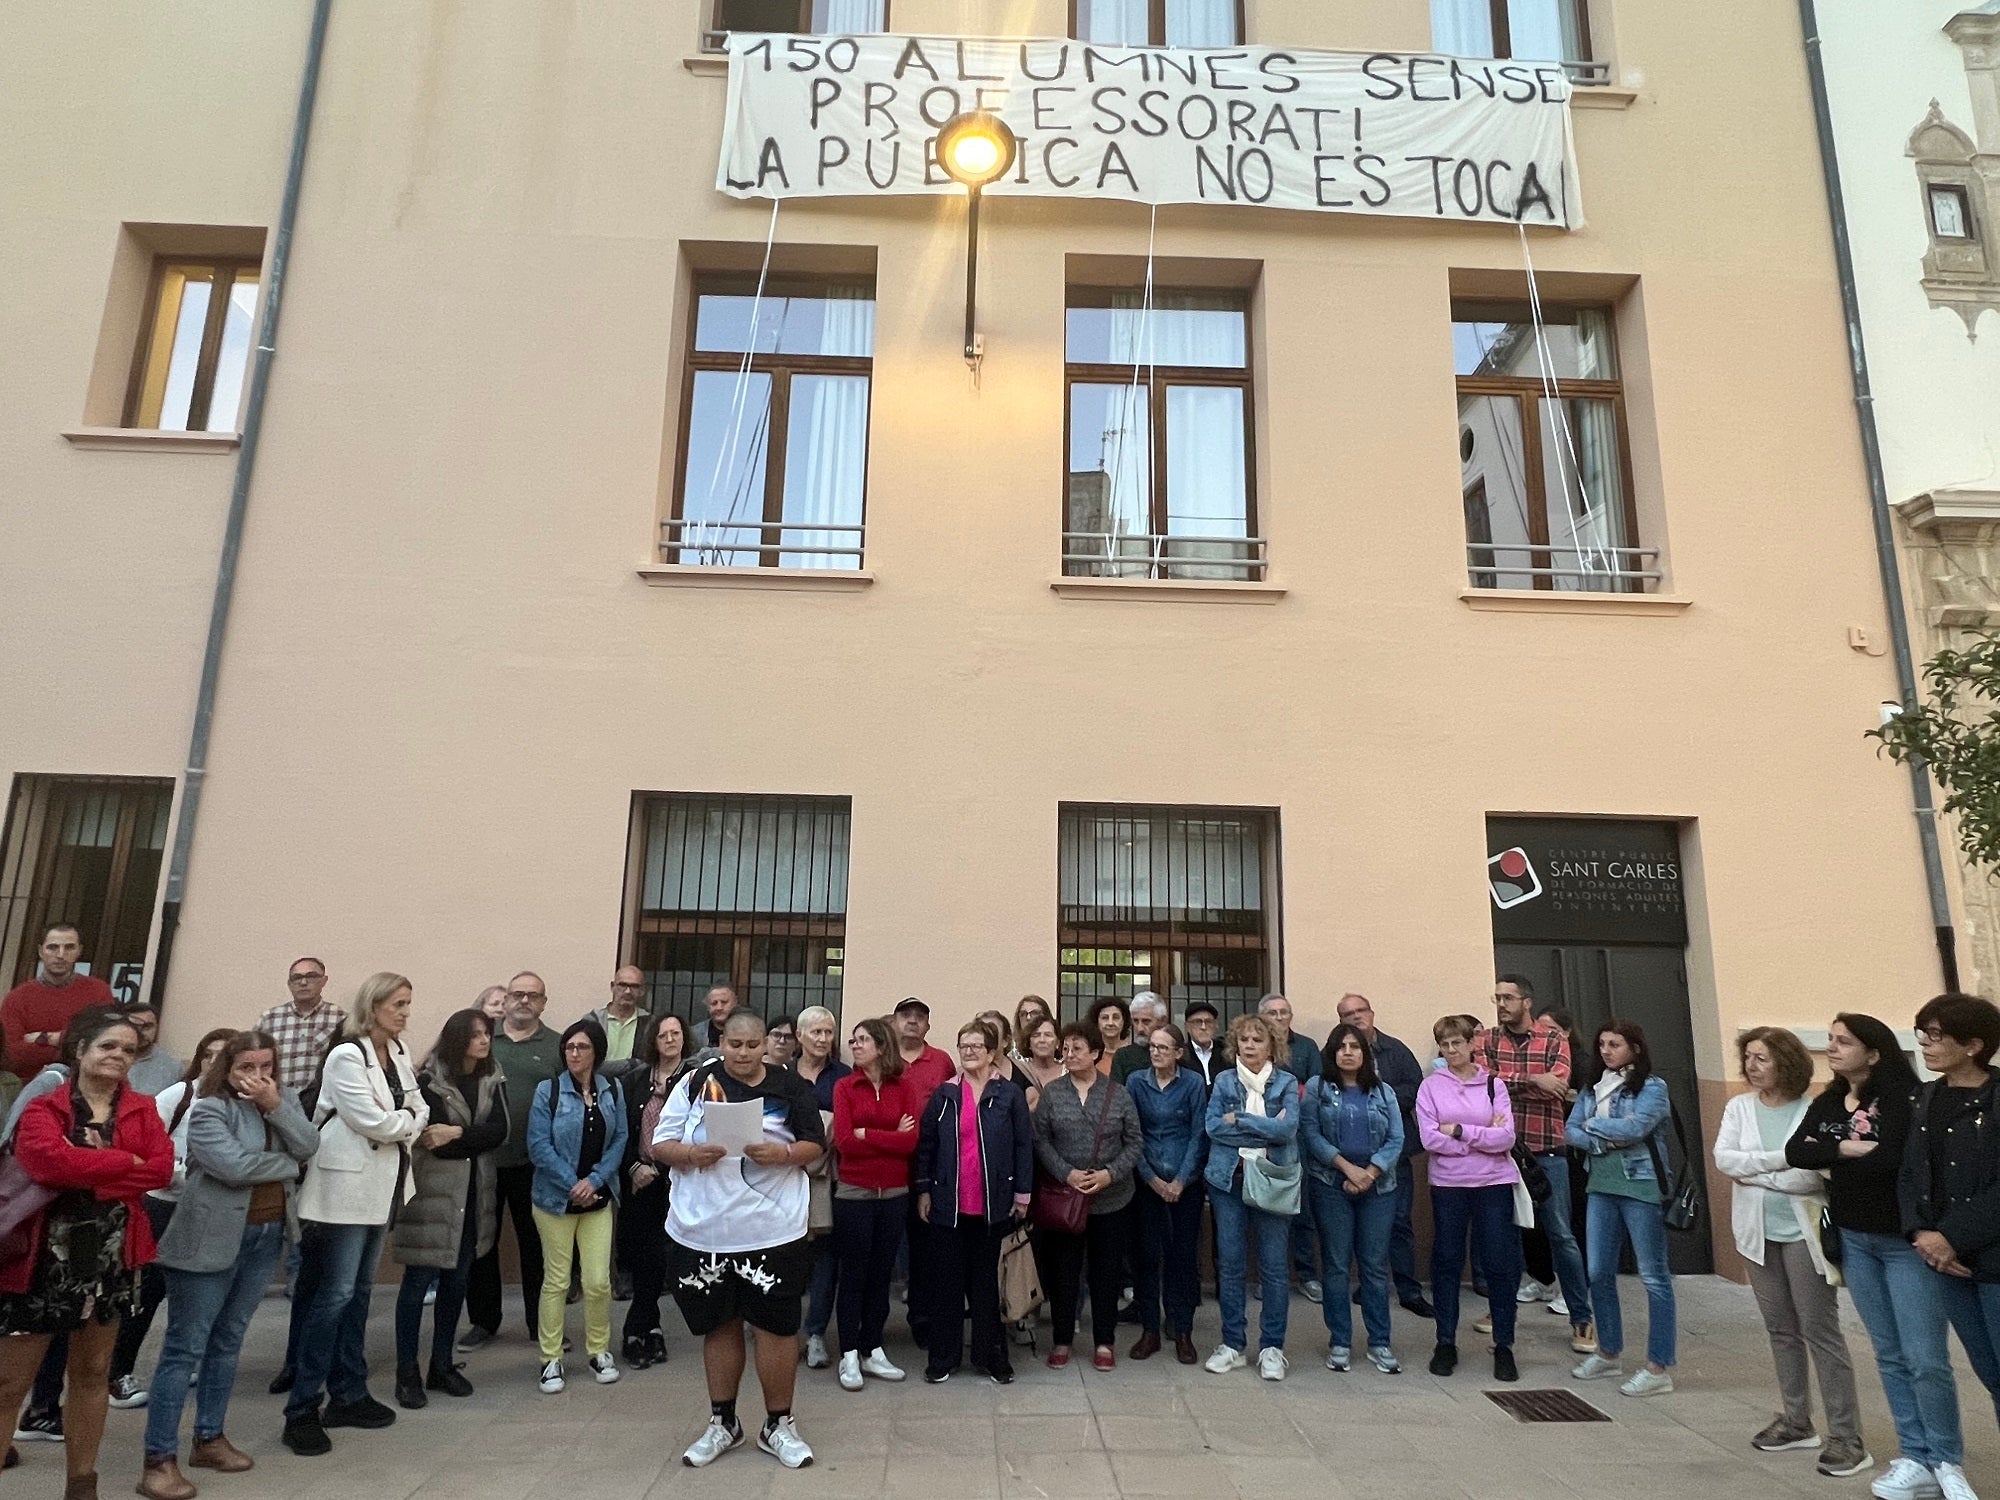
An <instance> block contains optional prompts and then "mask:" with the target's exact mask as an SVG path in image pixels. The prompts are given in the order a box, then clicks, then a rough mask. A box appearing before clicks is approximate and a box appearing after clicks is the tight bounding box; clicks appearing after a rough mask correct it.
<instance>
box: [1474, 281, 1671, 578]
mask: <svg viewBox="0 0 2000 1500" xmlns="http://www.w3.org/2000/svg"><path fill="white" fill-rule="evenodd" d="M1451 317H1452V330H1451V331H1452V352H1453V357H1454V363H1455V367H1456V373H1457V377H1458V455H1459V466H1460V475H1461V483H1462V486H1463V494H1464V501H1465V541H1466V552H1467V556H1468V565H1469V570H1470V573H1471V581H1472V586H1473V587H1474V588H1486V589H1492V588H1510V589H1526V588H1535V589H1569V590H1578V591H1584V592H1591V593H1637V592H1641V591H1643V590H1644V589H1645V588H1647V587H1649V586H1650V585H1652V584H1653V583H1656V582H1657V581H1658V579H1659V576H1660V575H1659V573H1658V571H1657V569H1656V568H1655V567H1654V566H1653V562H1654V559H1656V558H1657V557H1658V555H1659V554H1658V551H1657V549H1652V548H1641V547H1640V546H1638V544H1637V537H1636V531H1637V527H1636V523H1635V521H1634V517H1633V509H1632V483H1631V472H1630V465H1629V462H1628V460H1627V453H1628V451H1629V450H1628V444H1627V440H1626V427H1625V392H1624V386H1623V384H1622V383H1621V382H1620V379H1619V373H1618V350H1617V341H1616V338H1615V335H1614V333H1613V323H1612V314H1611V310H1610V309H1609V308H1605V307H1555V306H1551V305H1549V304H1547V303H1544V304H1543V305H1542V327H1541V330H1540V337H1539V339H1538V338H1537V330H1536V327H1535V323H1534V318H1533V315H1532V313H1531V311H1530V309H1529V306H1528V304H1527V303H1525V302H1454V303H1453V304H1452V309H1451Z"/></svg>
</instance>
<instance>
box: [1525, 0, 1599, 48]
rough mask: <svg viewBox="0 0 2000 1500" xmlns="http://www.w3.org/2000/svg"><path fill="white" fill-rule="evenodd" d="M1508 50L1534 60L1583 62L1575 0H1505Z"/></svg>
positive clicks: (1581, 38)
mask: <svg viewBox="0 0 2000 1500" xmlns="http://www.w3.org/2000/svg"><path fill="white" fill-rule="evenodd" d="M1507 31H1508V51H1509V52H1510V53H1511V55H1513V56H1515V57H1524V58H1528V59H1530V60H1533V61H1537V62H1580V61H1583V37H1582V34H1581V32H1580V31H1579V30H1578V28H1577V24H1576V0H1507Z"/></svg>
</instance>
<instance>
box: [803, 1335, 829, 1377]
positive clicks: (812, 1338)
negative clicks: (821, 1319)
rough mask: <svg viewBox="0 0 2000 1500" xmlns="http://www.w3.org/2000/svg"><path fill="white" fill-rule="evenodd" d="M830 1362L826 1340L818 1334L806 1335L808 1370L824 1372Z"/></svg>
mask: <svg viewBox="0 0 2000 1500" xmlns="http://www.w3.org/2000/svg"><path fill="white" fill-rule="evenodd" d="M829 1363H830V1361H829V1360H828V1358H827V1353H826V1340H825V1339H824V1338H823V1337H821V1336H820V1335H819V1334H817V1333H809V1334H807V1335H806V1368H807V1369H808V1370H824V1369H825V1368H826V1367H827V1365H828V1364H829Z"/></svg>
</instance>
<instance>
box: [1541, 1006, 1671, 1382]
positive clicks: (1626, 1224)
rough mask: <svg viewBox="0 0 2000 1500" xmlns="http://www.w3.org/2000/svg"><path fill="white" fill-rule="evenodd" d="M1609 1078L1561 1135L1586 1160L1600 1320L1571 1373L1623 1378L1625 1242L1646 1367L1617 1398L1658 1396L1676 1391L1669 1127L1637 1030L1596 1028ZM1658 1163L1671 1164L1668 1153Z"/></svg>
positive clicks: (1628, 1025) (1660, 1087)
mask: <svg viewBox="0 0 2000 1500" xmlns="http://www.w3.org/2000/svg"><path fill="white" fill-rule="evenodd" d="M1597 1055H1598V1058H1599V1059H1600V1060H1601V1061H1602V1062H1603V1064H1604V1076H1603V1077H1602V1078H1600V1079H1598V1081H1597V1084H1596V1086H1595V1087H1594V1088H1588V1089H1585V1090H1584V1091H1583V1092H1582V1093H1581V1094H1580V1095H1578V1096H1577V1101H1576V1107H1575V1108H1574V1109H1572V1110H1571V1111H1570V1116H1569V1127H1568V1129H1567V1130H1565V1131H1564V1132H1563V1135H1564V1138H1565V1139H1566V1140H1567V1141H1568V1142H1569V1144H1570V1146H1571V1147H1572V1148H1573V1149H1575V1150H1578V1151H1582V1152H1585V1153H1587V1154H1588V1156H1589V1158H1590V1188H1589V1196H1588V1200H1587V1201H1588V1205H1589V1206H1588V1209H1587V1212H1586V1216H1585V1229H1586V1237H1587V1241H1588V1250H1587V1252H1586V1254H1585V1257H1584V1258H1585V1259H1586V1260H1587V1261H1588V1262H1589V1264H1590V1299H1591V1303H1592V1305H1593V1306H1594V1307H1595V1309H1596V1311H1597V1352H1596V1353H1595V1354H1590V1355H1586V1356H1585V1357H1584V1361H1583V1363H1582V1364H1580V1365H1578V1366H1577V1367H1576V1368H1575V1369H1574V1370H1572V1371H1571V1372H1570V1373H1571V1374H1572V1375H1574V1376H1575V1377H1576V1378H1577V1379H1578V1380H1604V1379H1608V1378H1610V1377H1613V1376H1616V1375H1620V1374H1623V1373H1624V1371H1623V1368H1622V1367H1621V1366H1620V1365H1619V1363H1618V1356H1619V1354H1620V1353H1621V1352H1622V1351H1623V1349H1624V1347H1625V1330H1624V1324H1623V1320H1622V1318H1621V1317H1620V1314H1619V1311H1618V1258H1619V1255H1620V1254H1621V1252H1622V1251H1623V1250H1624V1248H1625V1241H1626V1240H1627V1239H1628V1238H1629V1239H1630V1240H1631V1242H1632V1256H1633V1258H1634V1259H1635V1260H1637V1261H1638V1263H1639V1279H1640V1280H1641V1281H1643V1282H1644V1283H1645V1284H1646V1364H1645V1368H1644V1369H1641V1370H1639V1371H1638V1372H1637V1373H1635V1374H1634V1375H1633V1376H1632V1378H1631V1379H1630V1380H1627V1381H1626V1382H1625V1383H1624V1384H1623V1385H1621V1386H1619V1387H1618V1389H1619V1390H1620V1391H1622V1392H1624V1394H1626V1395H1628V1396H1658V1395H1663V1394H1665V1393H1666V1392H1668V1391H1671V1390H1672V1389H1673V1388H1674V1380H1673V1376H1671V1375H1669V1374H1668V1373H1667V1371H1668V1370H1669V1369H1670V1368H1671V1367H1672V1365H1673V1362H1674V1279H1673V1277H1672V1275H1671V1274H1669V1272H1668V1270H1667V1218H1666V1203H1665V1185H1664V1184H1662V1183H1661V1182H1660V1180H1659V1173H1658V1172H1657V1171H1656V1170H1655V1158H1654V1155H1653V1151H1654V1148H1655V1146H1656V1145H1659V1144H1663V1143H1658V1142H1656V1141H1655V1140H1654V1137H1655V1136H1656V1135H1657V1133H1658V1132H1659V1130H1660V1128H1661V1126H1663V1125H1665V1124H1666V1123H1667V1118H1668V1113H1669V1111H1670V1109H1671V1107H1672V1106H1671V1105H1670V1104H1669V1103H1668V1102H1667V1085H1666V1083H1665V1081H1664V1080H1663V1079H1661V1078H1660V1077H1659V1075H1658V1074H1656V1073H1654V1071H1653V1055H1652V1053H1651V1052H1649V1051H1648V1050H1647V1048H1646V1033H1645V1031H1644V1029H1642V1028H1641V1027H1640V1026H1639V1025H1638V1023H1637V1022H1634V1021H1606V1022H1605V1023H1604V1024H1603V1025H1602V1026H1600V1027H1598V1028H1597ZM1659 1160H1661V1161H1664V1160H1665V1154H1664V1151H1663V1152H1662V1154H1661V1156H1660V1158H1659Z"/></svg>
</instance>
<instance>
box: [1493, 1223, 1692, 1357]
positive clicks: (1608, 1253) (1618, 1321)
mask: <svg viewBox="0 0 2000 1500" xmlns="http://www.w3.org/2000/svg"><path fill="white" fill-rule="evenodd" d="M1584 1201H1585V1210H1584V1211H1585V1213H1586V1215H1587V1218H1586V1220H1585V1223H1584V1230H1585V1233H1586V1234H1587V1235H1588V1236H1589V1239H1590V1266H1591V1270H1590V1299H1591V1303H1592V1305H1593V1307H1594V1309H1595V1310H1596V1313H1597V1352H1598V1353H1599V1354H1602V1355H1603V1356H1604V1357H1605V1358H1606V1359H1616V1358H1617V1357H1618V1356H1619V1354H1620V1353H1622V1352H1623V1351H1624V1348H1625V1319H1624V1312H1623V1309H1621V1308H1620V1307H1619V1306H1618V1259H1619V1252H1620V1251H1621V1250H1623V1249H1624V1246H1625V1241H1626V1239H1627V1238H1630V1240H1631V1241H1632V1258H1633V1259H1634V1260H1636V1261H1637V1262H1638V1263H1639V1279H1640V1280H1641V1281H1642V1282H1644V1283H1645V1284H1646V1360H1647V1362H1648V1363H1649V1364H1655V1365H1659V1366H1661V1367H1662V1368H1670V1367H1671V1366H1672V1365H1673V1362H1674V1278H1673V1276H1672V1274H1671V1273H1670V1272H1669V1271H1668V1270H1667V1215H1666V1210H1665V1209H1664V1208H1663V1207H1662V1206H1661V1205H1659V1204H1657V1203H1641V1202H1640V1201H1639V1200H1638V1199H1637V1198H1625V1197H1621V1196H1620V1195H1618V1194H1616V1193H1592V1194H1591V1195H1590V1196H1589V1198H1587V1199H1585V1200H1584ZM1508 1285H1510V1286H1511V1285H1513V1283H1512V1282H1509V1283H1508Z"/></svg>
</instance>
